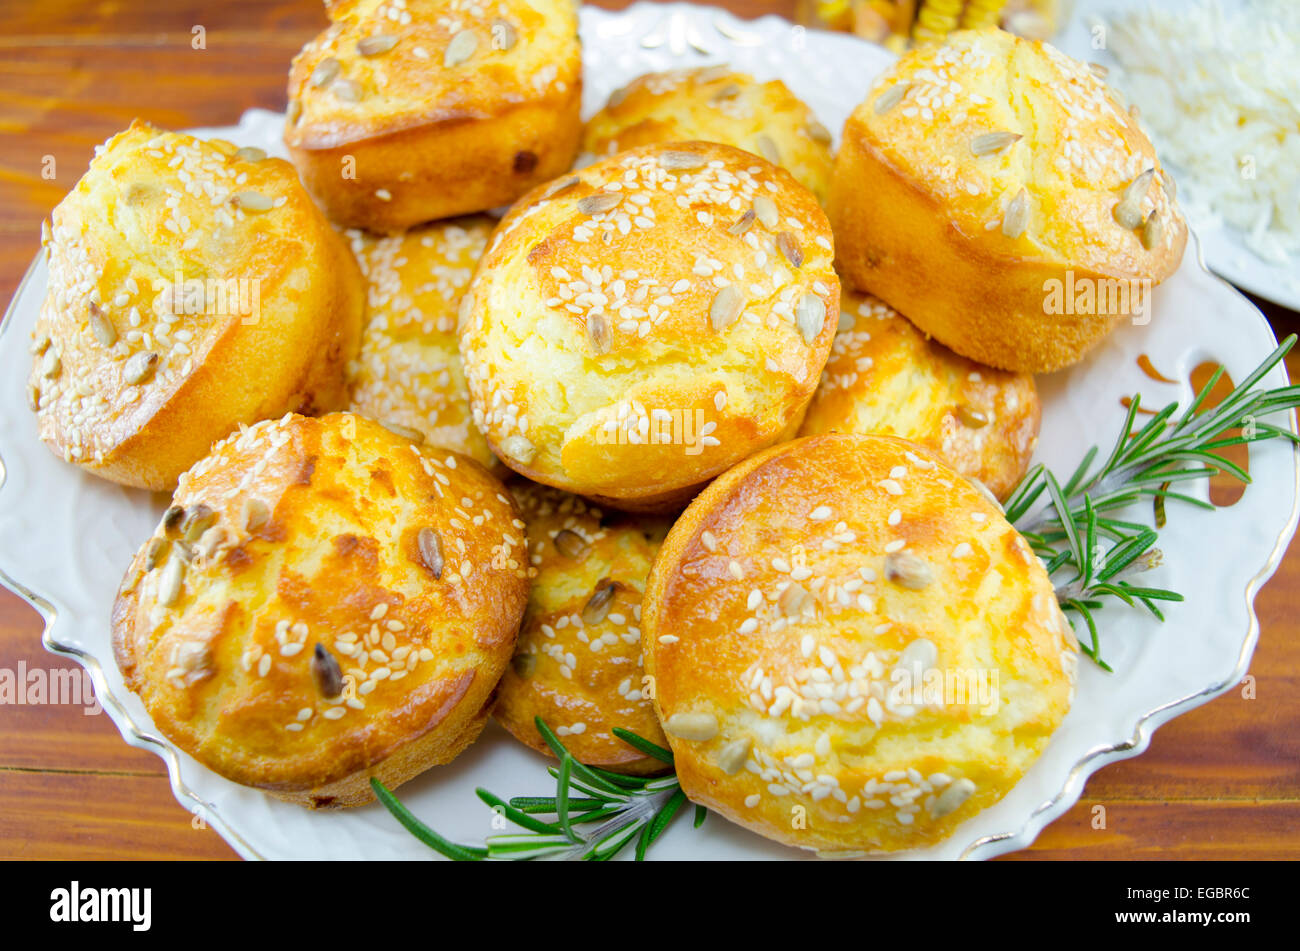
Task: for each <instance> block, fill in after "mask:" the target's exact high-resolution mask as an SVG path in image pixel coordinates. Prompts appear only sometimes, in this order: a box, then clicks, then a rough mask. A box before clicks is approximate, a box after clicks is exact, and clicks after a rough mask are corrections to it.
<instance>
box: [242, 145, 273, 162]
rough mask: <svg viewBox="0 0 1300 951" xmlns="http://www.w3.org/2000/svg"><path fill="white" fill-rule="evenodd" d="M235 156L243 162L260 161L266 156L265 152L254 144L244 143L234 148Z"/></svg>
mask: <svg viewBox="0 0 1300 951" xmlns="http://www.w3.org/2000/svg"><path fill="white" fill-rule="evenodd" d="M235 158H237V159H239V160H241V161H244V162H260V161H262V160H263V159H265V158H266V153H265V152H263V151H262V150H261V149H259V148H258V147H257V146H255V145H245V146H244V147H243V148H241V149H235Z"/></svg>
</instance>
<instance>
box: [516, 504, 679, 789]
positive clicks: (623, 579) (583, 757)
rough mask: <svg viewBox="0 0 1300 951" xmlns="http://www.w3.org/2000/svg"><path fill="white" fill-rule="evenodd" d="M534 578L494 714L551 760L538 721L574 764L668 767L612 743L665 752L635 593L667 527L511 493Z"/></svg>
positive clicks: (638, 770)
mask: <svg viewBox="0 0 1300 951" xmlns="http://www.w3.org/2000/svg"><path fill="white" fill-rule="evenodd" d="M511 491H512V492H513V493H514V496H515V500H516V501H517V502H518V503H519V507H520V509H521V511H522V512H523V516H524V521H525V522H526V523H527V525H528V544H529V557H530V566H531V567H532V568H533V569H535V570H536V572H537V573H536V575H535V576H534V579H533V586H532V591H531V593H530V594H529V597H528V611H527V613H526V614H525V615H524V623H523V627H522V628H521V629H520V631H519V641H518V643H517V645H516V646H515V656H514V660H513V663H512V664H511V666H510V668H508V669H507V670H506V672H505V676H503V677H502V678H501V686H500V687H499V688H498V689H497V702H496V707H495V709H494V710H493V715H494V716H495V717H496V718H497V721H498V722H500V723H501V725H502V726H504V727H505V728H506V729H507V730H509V731H510V732H511V733H512V734H513V735H514V736H515V738H516V739H518V740H519V741H520V742H521V743H523V744H525V745H527V746H530V747H532V748H533V749H535V750H537V751H538V752H539V753H547V754H550V755H553V754H551V751H550V748H549V747H548V746H547V745H546V741H545V740H543V739H542V735H541V733H539V732H538V730H537V726H536V723H535V719H536V718H537V717H541V718H542V721H543V722H544V723H546V725H547V726H549V727H550V728H551V729H552V730H554V731H555V733H556V735H558V736H559V737H560V739H561V741H562V742H563V743H564V745H565V748H566V749H568V751H569V752H570V753H572V754H573V755H574V757H575V758H576V759H577V760H578V762H580V763H586V764H587V765H589V766H601V767H604V768H605V769H611V770H614V771H616V772H620V773H632V774H647V773H658V772H662V771H663V770H664V769H666V767H665V765H664V764H663V763H662V762H660V761H659V760H657V759H653V758H651V757H648V756H645V755H644V754H642V753H640V752H638V751H637V750H636V749H635V748H634V747H631V746H629V745H628V744H626V743H624V742H623V741H622V740H620V739H618V738H617V737H616V736H614V735H613V733H612V732H611V730H612V729H613V728H614V727H622V728H624V729H627V730H631V731H632V732H633V733H636V734H638V735H640V736H643V737H645V738H646V739H647V740H650V741H651V742H654V743H658V744H659V745H660V746H663V745H665V742H666V741H665V739H664V735H663V732H662V731H661V730H660V729H659V720H658V718H657V717H656V716H655V712H654V707H653V706H652V705H651V703H650V697H649V695H648V693H647V691H646V684H645V672H644V670H643V669H642V667H641V629H640V627H639V625H640V623H641V593H642V591H643V590H644V589H645V579H646V576H647V575H648V574H649V573H650V565H651V563H652V562H653V561H654V556H655V552H656V551H657V550H658V548H659V544H660V543H661V542H662V541H663V539H664V536H665V535H666V534H667V533H668V525H669V523H668V522H667V521H666V520H663V519H657V518H653V517H650V516H621V517H619V516H617V515H614V516H613V517H611V516H610V515H606V514H605V513H602V512H601V510H600V509H597V508H593V507H591V506H589V505H588V504H587V503H586V502H585V501H583V500H582V499H581V498H579V497H578V496H576V495H570V494H568V493H567V492H559V491H557V490H555V489H547V488H543V487H541V486H538V485H536V484H534V483H523V482H521V483H520V484H518V485H514V486H511Z"/></svg>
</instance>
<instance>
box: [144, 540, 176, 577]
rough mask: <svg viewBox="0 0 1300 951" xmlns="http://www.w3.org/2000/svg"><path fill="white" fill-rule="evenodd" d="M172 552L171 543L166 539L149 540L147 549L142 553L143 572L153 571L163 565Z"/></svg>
mask: <svg viewBox="0 0 1300 951" xmlns="http://www.w3.org/2000/svg"><path fill="white" fill-rule="evenodd" d="M171 550H172V543H171V542H170V541H169V540H168V539H166V538H151V539H149V547H148V548H147V549H146V550H145V553H144V570H145V571H153V570H154V569H155V568H157V567H158V566H159V565H161V564H162V563H163V559H164V558H166V557H167V556H168V555H169V554H170V553H171Z"/></svg>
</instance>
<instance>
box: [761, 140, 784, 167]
mask: <svg viewBox="0 0 1300 951" xmlns="http://www.w3.org/2000/svg"><path fill="white" fill-rule="evenodd" d="M755 141H756V142H757V143H758V154H759V155H761V156H763V158H765V159H767V160H768V161H769V162H771V163H772V164H773V165H780V164H781V150H780V149H778V148H777V147H776V143H775V142H774V141H772V137H771V136H770V135H766V134H761V135H759V137H758V138H757V139H756V140H755Z"/></svg>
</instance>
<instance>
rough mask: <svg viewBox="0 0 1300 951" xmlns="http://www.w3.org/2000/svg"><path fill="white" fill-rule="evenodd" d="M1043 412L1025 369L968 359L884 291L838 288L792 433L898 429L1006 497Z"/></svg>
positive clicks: (1034, 440) (1024, 466)
mask: <svg viewBox="0 0 1300 951" xmlns="http://www.w3.org/2000/svg"><path fill="white" fill-rule="evenodd" d="M1041 419H1042V407H1041V406H1040V404H1039V401H1038V389H1037V388H1036V387H1035V386H1034V378H1033V377H1032V376H1030V375H1029V374H1027V373H1007V372H1006V371H1004V370H995V369H993V368H992V367H987V366H984V365H983V364H982V363H976V362H975V361H973V360H967V359H966V358H965V357H962V356H959V355H957V354H955V353H953V352H952V351H951V350H949V349H948V348H947V347H945V346H943V344H941V343H938V342H936V341H934V340H929V339H927V338H926V336H925V335H924V334H922V333H921V332H920V331H919V330H917V329H916V328H915V327H913V326H912V324H911V322H910V321H908V320H907V318H906V317H903V316H902V315H901V314H899V313H898V311H896V310H894V309H893V308H892V307H890V306H889V305H888V304H886V303H884V302H883V301H880V300H877V299H876V298H874V297H871V296H870V295H863V294H855V293H853V292H852V291H845V292H844V294H843V297H842V299H841V301H840V325H839V332H838V333H837V334H836V335H835V342H834V343H833V344H832V345H831V355H830V359H829V360H827V361H826V369H825V370H823V371H822V381H821V384H820V385H819V386H818V387H817V392H816V393H815V394H813V399H812V403H811V404H810V405H809V407H808V413H807V415H806V416H805V417H804V421H803V425H802V426H801V427H800V429H799V435H800V436H815V435H817V434H819V433H830V432H840V433H862V434H864V435H870V434H872V433H879V434H882V435H888V436H900V437H902V438H903V439H908V440H911V441H912V442H916V443H920V444H921V445H922V446H925V447H926V448H928V449H932V450H934V451H935V452H937V453H939V455H941V456H942V457H943V458H944V459H945V460H947V462H948V464H949V465H950V466H952V467H953V468H954V469H956V470H957V471H958V472H960V473H961V474H962V475H964V476H967V477H968V478H974V479H979V480H980V481H981V482H983V483H984V485H986V486H987V487H988V489H989V491H991V492H992V493H993V494H994V495H995V496H997V497H998V498H999V499H1005V498H1006V497H1007V496H1009V495H1010V494H1011V491H1012V490H1013V489H1014V488H1015V487H1016V485H1017V484H1018V483H1019V482H1020V479H1021V477H1022V476H1024V474H1025V471H1026V470H1027V469H1028V468H1029V459H1030V457H1031V456H1032V455H1033V453H1034V446H1035V445H1037V443H1038V426H1039V423H1040V421H1041Z"/></svg>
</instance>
